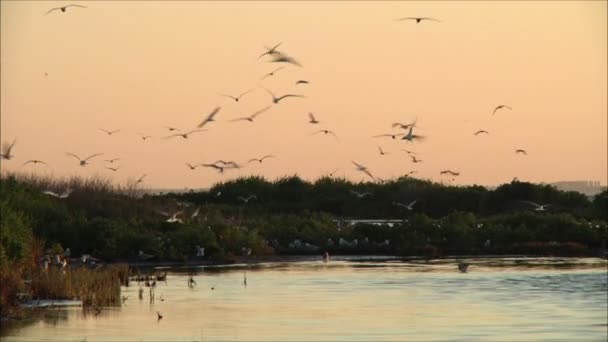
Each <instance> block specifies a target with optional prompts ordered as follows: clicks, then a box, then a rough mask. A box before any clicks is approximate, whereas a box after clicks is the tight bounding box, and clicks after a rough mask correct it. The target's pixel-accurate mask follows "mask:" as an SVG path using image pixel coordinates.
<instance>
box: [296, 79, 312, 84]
mask: <svg viewBox="0 0 608 342" xmlns="http://www.w3.org/2000/svg"><path fill="white" fill-rule="evenodd" d="M308 83H310V82H308V81H307V80H297V81H296V85H298V84H308Z"/></svg>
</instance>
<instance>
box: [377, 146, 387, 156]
mask: <svg viewBox="0 0 608 342" xmlns="http://www.w3.org/2000/svg"><path fill="white" fill-rule="evenodd" d="M378 152H379V153H380V155H381V156H383V155H385V154H390V153H388V152H384V150H383V149H382V147H381V146H378Z"/></svg>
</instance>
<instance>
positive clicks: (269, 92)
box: [264, 68, 280, 100]
mask: <svg viewBox="0 0 608 342" xmlns="http://www.w3.org/2000/svg"><path fill="white" fill-rule="evenodd" d="M279 69H280V68H279ZM277 70H278V69H277ZM273 72H274V71H273ZM264 90H266V92H267V93H268V94H270V96H272V99H273V100H274V99H276V96H274V94H273V93H272V92H271V91H270V90H269V89H267V88H264Z"/></svg>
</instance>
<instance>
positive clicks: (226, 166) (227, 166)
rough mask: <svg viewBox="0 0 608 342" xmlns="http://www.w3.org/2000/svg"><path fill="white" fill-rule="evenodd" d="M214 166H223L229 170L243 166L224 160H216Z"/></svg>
mask: <svg viewBox="0 0 608 342" xmlns="http://www.w3.org/2000/svg"><path fill="white" fill-rule="evenodd" d="M213 164H222V165H223V167H225V168H229V169H239V168H240V167H241V166H240V165H239V164H237V163H236V162H234V161H232V160H229V161H224V160H221V159H220V160H216V161H215V163H213Z"/></svg>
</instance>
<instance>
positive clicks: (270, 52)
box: [258, 42, 283, 59]
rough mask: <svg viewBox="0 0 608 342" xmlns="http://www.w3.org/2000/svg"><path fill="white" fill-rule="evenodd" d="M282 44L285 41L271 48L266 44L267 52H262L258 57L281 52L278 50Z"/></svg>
mask: <svg viewBox="0 0 608 342" xmlns="http://www.w3.org/2000/svg"><path fill="white" fill-rule="evenodd" d="M281 44H283V42H279V43H278V44H277V45H275V46H273V47H271V48H269V47H267V46H264V48H266V52H264V53H263V54H261V55H260V57H258V59H260V58H262V57H264V56H266V55H274V54H277V53H279V51H277V48H278V47H279V46H281Z"/></svg>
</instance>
